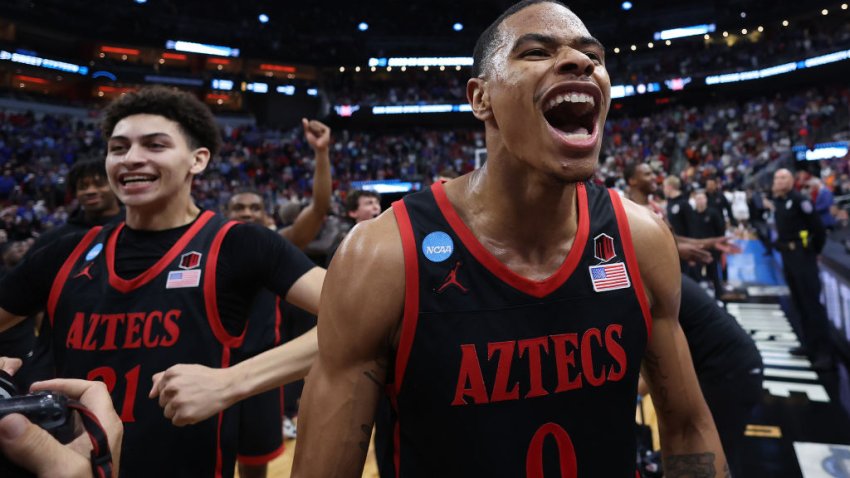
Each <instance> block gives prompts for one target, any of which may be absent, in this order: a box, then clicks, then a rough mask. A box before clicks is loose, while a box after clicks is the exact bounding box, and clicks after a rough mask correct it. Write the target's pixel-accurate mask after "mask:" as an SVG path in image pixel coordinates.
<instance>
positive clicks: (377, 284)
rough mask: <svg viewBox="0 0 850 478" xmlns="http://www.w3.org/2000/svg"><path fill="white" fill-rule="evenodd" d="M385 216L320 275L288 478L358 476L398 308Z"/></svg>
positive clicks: (397, 279) (359, 232)
mask: <svg viewBox="0 0 850 478" xmlns="http://www.w3.org/2000/svg"><path fill="white" fill-rule="evenodd" d="M391 214H392V213H385V214H384V215H382V216H381V217H379V218H378V219H376V220H374V221H369V222H368V223H364V224H362V225H360V226H357V227H356V228H355V229H354V230H353V231H352V233H351V234H350V235H349V237H348V238H347V239H346V241H345V242H343V244H342V246H341V247H340V249H339V251H338V252H337V254H336V256H335V257H334V260H333V263H332V264H331V267H330V269H329V271H328V278H327V283H326V288H325V290H326V293H325V294H322V306H321V314H320V315H319V357H318V359H317V361H316V364H315V365H314V367H313V370H312V371H311V372H310V375H309V376H308V377H307V387H306V389H305V391H304V397H303V400H302V404H303V406H302V409H301V414H300V421H299V424H298V432H299V433H298V442H299V443H298V447H297V448H296V451H295V464H294V468H293V474H292V476H293V477H297V478H305V477H307V478H309V477H329V476H333V477H337V478H355V477H356V478H359V477H360V476H361V473H362V469H363V462H364V460H365V458H366V451H367V449H368V447H369V438H370V436H371V433H372V424H373V421H374V414H375V406H376V403H377V400H378V398H379V396H380V394H381V393H382V389H383V387H384V383H385V381H386V374H387V363H388V357H389V354H390V352H391V350H392V348H393V347H394V346H393V345H392V344H393V343H394V342H395V334H396V330H397V328H398V324H399V322H400V317H401V315H402V309H403V306H404V267H403V254H402V250H401V241H400V240H399V236H398V232H397V227H396V224H395V220H394V218H393V216H392V215H391Z"/></svg>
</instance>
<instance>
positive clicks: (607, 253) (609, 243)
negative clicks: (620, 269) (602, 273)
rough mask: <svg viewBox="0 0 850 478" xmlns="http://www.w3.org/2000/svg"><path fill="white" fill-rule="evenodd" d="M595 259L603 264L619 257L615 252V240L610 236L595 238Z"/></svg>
mask: <svg viewBox="0 0 850 478" xmlns="http://www.w3.org/2000/svg"><path fill="white" fill-rule="evenodd" d="M593 257H595V258H596V259H598V260H599V261H601V262H608V261H610V260H611V259H613V258H615V257H617V253H616V252H614V238H613V237H611V236H609V235H608V234H600V235H598V236H596V237H594V238H593Z"/></svg>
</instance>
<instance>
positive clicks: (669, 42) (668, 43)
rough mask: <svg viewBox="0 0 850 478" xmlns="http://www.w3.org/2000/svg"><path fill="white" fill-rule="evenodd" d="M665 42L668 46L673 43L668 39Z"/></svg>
mask: <svg viewBox="0 0 850 478" xmlns="http://www.w3.org/2000/svg"><path fill="white" fill-rule="evenodd" d="M664 44H665V45H667V46H670V45H672V44H673V42H671V41H670V40H667V41H666V42H664Z"/></svg>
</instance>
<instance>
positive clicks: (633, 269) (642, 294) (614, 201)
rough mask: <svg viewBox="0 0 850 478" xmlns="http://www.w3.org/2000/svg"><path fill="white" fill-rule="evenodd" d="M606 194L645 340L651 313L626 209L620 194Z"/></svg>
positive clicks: (613, 192)
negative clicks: (620, 242)
mask: <svg viewBox="0 0 850 478" xmlns="http://www.w3.org/2000/svg"><path fill="white" fill-rule="evenodd" d="M608 195H609V196H610V197H611V205H612V206H613V207H614V215H615V216H617V228H618V229H619V230H620V240H621V241H622V243H623V255H625V256H626V266H627V267H628V268H629V275H631V278H632V285H633V286H634V291H635V295H636V296H637V300H638V303H640V310H641V312H643V321H644V323H645V324H646V341H647V343H649V340H650V338H651V336H652V314H651V313H650V312H649V301H648V300H647V298H646V290H645V289H644V287H643V278H642V277H641V275H640V268H639V267H638V261H637V256H636V255H635V247H634V243H632V231H631V228H629V218H628V217H627V216H626V210H625V209H624V208H623V202H622V200H621V199H620V195H619V194H617V193H616V192H615V191H614V190H613V189H609V190H608Z"/></svg>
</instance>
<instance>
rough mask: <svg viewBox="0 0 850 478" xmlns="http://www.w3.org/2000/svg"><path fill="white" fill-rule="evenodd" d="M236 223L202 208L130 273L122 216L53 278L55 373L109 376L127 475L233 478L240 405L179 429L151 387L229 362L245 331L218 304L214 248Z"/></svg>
mask: <svg viewBox="0 0 850 478" xmlns="http://www.w3.org/2000/svg"><path fill="white" fill-rule="evenodd" d="M234 224H236V223H233V222H230V223H227V222H225V219H223V218H222V217H221V216H218V215H216V214H213V213H212V212H209V211H205V212H203V213H202V214H201V215H200V216H199V217H198V219H197V220H196V221H195V222H194V224H192V225H191V227H189V228H188V229H187V231H186V232H185V233H184V234H183V236H182V237H181V238H180V239H178V241H177V242H176V243H175V244H174V246H172V247H171V249H170V250H169V251H168V252H167V253H166V254H165V255H164V256H163V257H162V258H161V259H160V260H159V261H158V262H156V263H155V264H154V265H153V266H152V267H151V268H150V269H148V270H147V271H145V272H144V273H142V274H140V275H139V276H137V277H135V278H132V279H129V280H128V279H123V278H121V277H119V276H118V275H117V274H116V273H115V248H116V242H117V239H118V235H119V234H120V233H121V229H122V228H123V227H124V223H120V224H117V225H112V226H107V227H105V228H103V229H101V228H95V229H92V230H91V231H90V232H89V233H87V234H86V236H85V237H84V238H83V240H82V241H81V242H80V243H79V245H78V246H77V247H76V248H75V249H74V251H73V253H72V254H71V256H70V257H69V258H68V260H67V261H66V262H65V263H64V265H63V266H62V268H61V269H60V271H59V274H58V275H57V277H56V280H55V282H54V284H53V287H52V289H51V291H50V296H49V299H48V306H47V316H48V318H49V321H50V326H51V328H52V340H53V349H54V351H55V360H56V372H57V376H60V377H71V378H83V379H89V380H101V381H103V382H105V383H106V385H107V387H108V388H109V391H110V393H111V395H112V401H113V404H114V405H115V409H116V411H117V412H118V413H119V415H120V416H121V420H122V421H123V422H124V450H125V451H126V452H125V453H123V454H122V456H121V476H122V477H152V476H174V477H184V476H185V477H189V476H192V477H196V476H197V477H202V476H203V477H221V476H225V477H227V476H232V475H233V469H234V463H235V461H234V460H235V456H236V441H237V438H236V433H235V432H236V426H237V422H238V416H236V414H237V413H238V412H237V411H236V407H234V409H231V410H228V411H225V412H222V413H220V414H218V415H217V416H214V417H212V418H209V419H208V420H205V421H203V422H201V423H199V424H196V425H192V426H186V427H175V426H173V425H171V422H170V421H169V420H167V419H166V418H164V416H163V410H162V408H161V407H160V406H159V404H158V401H157V400H156V399H154V400H152V399H149V398H148V392H149V391H150V389H151V387H152V381H151V377H152V376H153V374H155V373H157V372H161V371H163V370H165V369H167V368H168V367H170V366H172V365H175V364H178V363H198V364H201V365H206V366H209V367H224V366H228V365H230V364H231V363H232V362H233V360H234V359H235V357H233V356H232V351H233V350H234V349H236V348H238V347H239V346H240V345H241V342H242V337H235V336H232V335H230V334H228V333H227V331H226V330H225V328H224V327H223V325H222V324H221V321H220V319H219V314H218V307H217V304H216V267H217V263H218V253H219V250H220V247H221V243H222V241H223V240H224V237H225V234H226V233H227V231H228V230H229V229H230V228H231V227H232V226H233V225H234ZM243 335H244V334H243Z"/></svg>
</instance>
